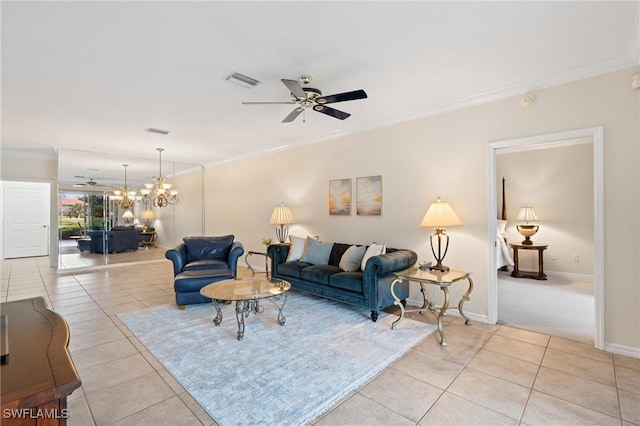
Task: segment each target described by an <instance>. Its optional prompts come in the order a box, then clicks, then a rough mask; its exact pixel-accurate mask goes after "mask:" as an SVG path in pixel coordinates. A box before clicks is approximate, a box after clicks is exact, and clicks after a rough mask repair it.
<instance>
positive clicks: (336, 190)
mask: <svg viewBox="0 0 640 426" xmlns="http://www.w3.org/2000/svg"><path fill="white" fill-rule="evenodd" d="M329 214H330V215H332V216H349V215H351V179H336V180H330V181H329Z"/></svg>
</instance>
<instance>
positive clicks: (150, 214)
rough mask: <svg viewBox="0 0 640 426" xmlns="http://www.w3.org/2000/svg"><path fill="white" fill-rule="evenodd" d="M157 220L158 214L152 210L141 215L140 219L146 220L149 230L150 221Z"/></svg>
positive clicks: (145, 223) (144, 211) (145, 224)
mask: <svg viewBox="0 0 640 426" xmlns="http://www.w3.org/2000/svg"><path fill="white" fill-rule="evenodd" d="M155 218H156V214H155V213H154V212H153V210H151V209H146V210H143V211H142V214H141V215H140V219H142V220H144V226H145V227H147V228H149V221H151V220H154V219H155Z"/></svg>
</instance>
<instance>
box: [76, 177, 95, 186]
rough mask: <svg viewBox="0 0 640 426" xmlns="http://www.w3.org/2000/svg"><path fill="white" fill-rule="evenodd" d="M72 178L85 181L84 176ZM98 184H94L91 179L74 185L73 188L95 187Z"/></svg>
mask: <svg viewBox="0 0 640 426" xmlns="http://www.w3.org/2000/svg"><path fill="white" fill-rule="evenodd" d="M74 178H77V179H86V178H85V177H84V176H74ZM97 184H98V182H96V181H95V180H93V178H89V180H88V181H86V182H83V183H74V184H73V187H74V188H82V187H83V186H87V185H88V186H96V185H97Z"/></svg>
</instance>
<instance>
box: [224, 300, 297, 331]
mask: <svg viewBox="0 0 640 426" xmlns="http://www.w3.org/2000/svg"><path fill="white" fill-rule="evenodd" d="M266 300H270V301H271V302H272V303H273V304H274V305H275V306H276V307H277V308H278V324H280V325H285V323H286V322H287V319H286V318H285V316H284V314H283V313H282V310H283V309H284V305H285V303H287V293H284V294H282V295H280V296H274V297H269V298H267V299H266ZM280 301H282V303H280V304H279V302H280ZM224 304H225V302H224V301H219V300H216V299H213V306H215V308H216V316H215V318H214V319H213V323H214V324H215V325H216V326H218V325H220V324H222V319H223V316H222V306H224ZM263 311H264V307H262V306H260V300H259V299H256V300H237V301H236V320H237V321H238V340H242V339H243V338H244V319H245V318H247V317H248V316H249V314H251V313H254V314H259V313H262V312H263Z"/></svg>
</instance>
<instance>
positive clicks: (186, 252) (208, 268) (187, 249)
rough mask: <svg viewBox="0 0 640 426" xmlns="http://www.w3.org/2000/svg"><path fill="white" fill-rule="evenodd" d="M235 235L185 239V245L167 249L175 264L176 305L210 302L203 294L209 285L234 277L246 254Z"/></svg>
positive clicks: (168, 257)
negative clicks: (240, 258) (201, 291)
mask: <svg viewBox="0 0 640 426" xmlns="http://www.w3.org/2000/svg"><path fill="white" fill-rule="evenodd" d="M233 239H234V236H233V235H224V236H220V237H185V238H183V239H182V241H183V242H182V243H181V244H178V245H177V246H176V247H174V248H173V249H170V250H167V251H166V253H165V257H166V258H167V259H169V260H171V261H172V262H173V275H174V281H173V288H174V290H175V292H176V305H178V308H179V309H184V308H185V305H193V304H197V303H210V302H211V299H208V298H206V297H204V296H202V295H201V294H200V289H201V288H202V287H204V286H206V285H207V284H211V283H214V282H217V281H221V280H228V279H232V278H235V277H236V275H237V266H238V258H239V257H240V256H242V254H243V253H244V247H243V246H242V243H240V242H239V241H234V240H233Z"/></svg>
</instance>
